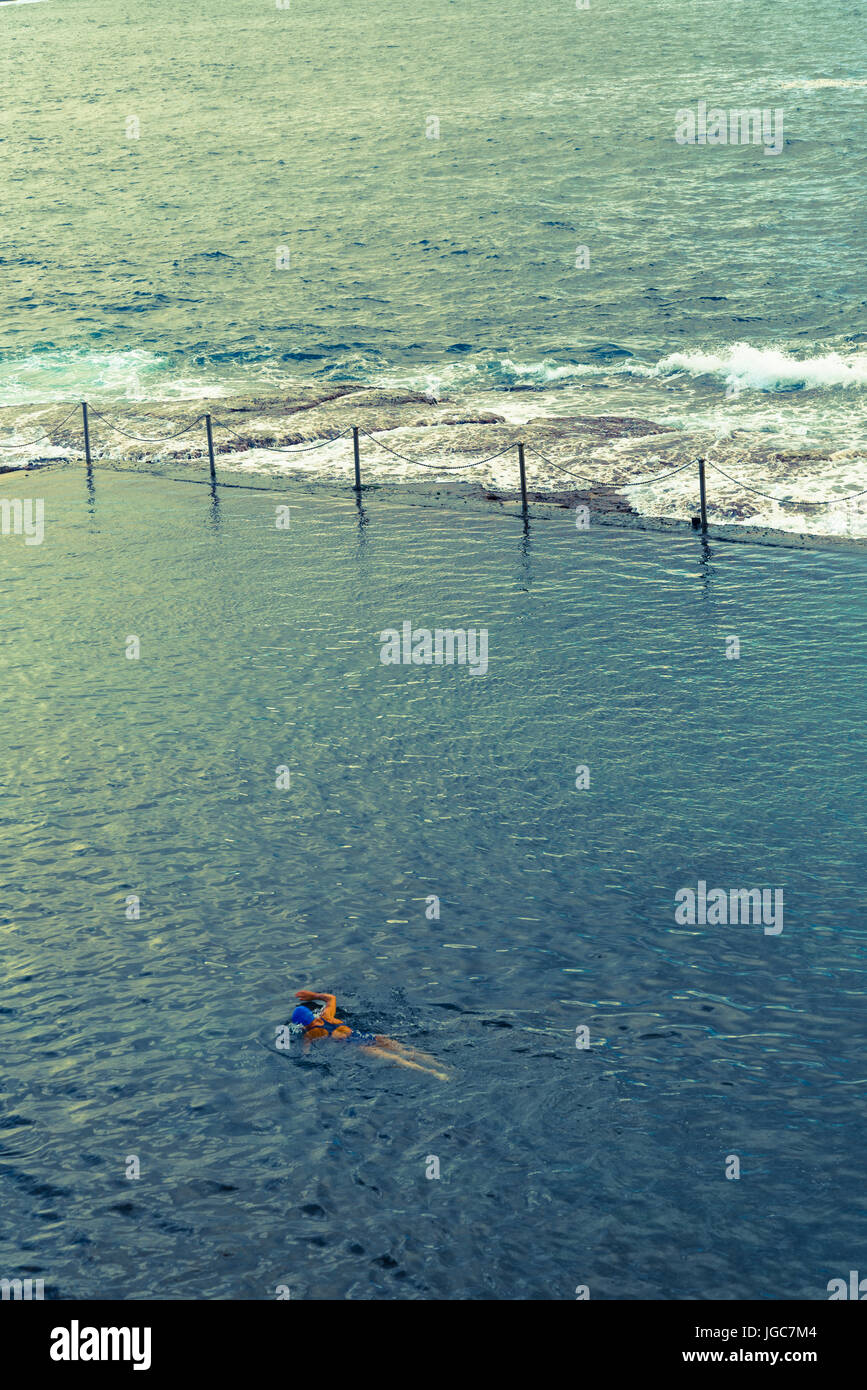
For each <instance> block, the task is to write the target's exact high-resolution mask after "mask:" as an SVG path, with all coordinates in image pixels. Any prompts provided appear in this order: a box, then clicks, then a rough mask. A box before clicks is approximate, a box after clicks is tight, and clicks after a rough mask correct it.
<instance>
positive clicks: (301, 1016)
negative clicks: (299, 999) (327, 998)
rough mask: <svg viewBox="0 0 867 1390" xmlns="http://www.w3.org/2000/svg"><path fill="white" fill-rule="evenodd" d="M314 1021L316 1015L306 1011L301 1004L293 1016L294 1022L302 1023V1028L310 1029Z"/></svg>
mask: <svg viewBox="0 0 867 1390" xmlns="http://www.w3.org/2000/svg"><path fill="white" fill-rule="evenodd" d="M313 1019H314V1015H313V1014H312V1013H311V1012H310V1010H309V1009H305V1007H304V1005H303V1004H299V1005H298V1008H297V1009H296V1010H295V1012H294V1013H293V1015H292V1022H293V1023H300V1024H301V1026H302V1028H309V1027H310V1025H311V1023H312V1022H313Z"/></svg>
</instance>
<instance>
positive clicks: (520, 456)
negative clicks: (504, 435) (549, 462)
mask: <svg viewBox="0 0 867 1390" xmlns="http://www.w3.org/2000/svg"><path fill="white" fill-rule="evenodd" d="M518 467H519V469H520V470H521V511H522V512H523V513H524V516H526V515H527V474H526V471H525V468H524V446H523V444H519V445H518Z"/></svg>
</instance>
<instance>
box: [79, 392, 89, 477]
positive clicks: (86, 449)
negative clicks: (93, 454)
mask: <svg viewBox="0 0 867 1390" xmlns="http://www.w3.org/2000/svg"><path fill="white" fill-rule="evenodd" d="M81 418H82V420H83V421H84V461H85V463H86V464H87V466H88V468H90V423H89V421H88V418H87V401H82V402H81Z"/></svg>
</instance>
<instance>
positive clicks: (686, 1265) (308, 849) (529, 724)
mask: <svg viewBox="0 0 867 1390" xmlns="http://www.w3.org/2000/svg"><path fill="white" fill-rule="evenodd" d="M0 492H2V493H3V495H4V496H5V497H6V498H7V499H10V500H13V499H15V498H28V497H29V498H33V497H41V498H42V499H43V501H44V508H45V538H44V541H43V543H42V544H41V545H31V546H26V545H25V544H24V538H23V537H22V536H20V535H19V536H17V535H15V534H7V535H3V536H2V537H0V580H2V583H0V593H2V601H0V602H2V607H0V615H2V616H0V638H2V641H0V660H2V666H3V671H2V688H3V692H4V700H3V735H4V764H3V765H4V773H5V776H4V795H3V798H2V802H0V816H2V855H3V865H2V878H3V883H4V893H3V904H2V909H0V963H2V992H0V1037H2V1059H3V1066H2V1083H0V1194H2V1208H0V1210H2V1215H0V1274H2V1275H4V1276H6V1277H13V1276H15V1275H19V1276H21V1277H26V1276H27V1275H28V1274H30V1275H32V1276H33V1277H42V1278H44V1280H45V1286H46V1296H47V1297H53V1298H121V1299H142V1298H148V1297H153V1298H196V1299H200V1298H210V1299H214V1298H218V1299H229V1298H241V1299H270V1298H274V1297H275V1296H276V1290H277V1288H278V1286H279V1285H284V1286H286V1287H288V1288H289V1289H290V1290H291V1296H292V1297H293V1298H306V1299H332V1298H338V1299H343V1298H369V1299H372V1298H377V1299H382V1298H388V1299H392V1298H395V1299H418V1298H442V1299H483V1298H497V1299H518V1298H528V1299H571V1298H574V1296H575V1289H576V1287H578V1286H579V1285H586V1286H588V1287H589V1290H590V1296H591V1298H602V1299H638V1298H666V1299H735V1298H767V1299H776V1298H782V1299H794V1298H813V1299H823V1298H826V1297H827V1292H826V1286H827V1282H828V1281H829V1280H830V1279H832V1278H836V1277H841V1276H842V1277H847V1274H848V1271H849V1269H850V1268H856V1267H857V1266H858V1261H859V1259H862V1258H863V1250H864V1242H865V1236H867V1220H865V1197H864V1188H863V1174H862V1155H863V1136H864V1097H865V1087H867V1064H865V1060H864V1051H863V1020H864V992H865V964H867V960H865V944H867V935H865V928H864V921H863V903H864V884H865V861H864V848H863V846H864V828H865V827H864V819H865V816H864V798H863V767H864V737H863V702H864V663H865V645H867V643H865V631H867V628H865V616H867V614H865V607H867V605H865V587H864V577H865V559H864V557H863V555H861V554H858V553H848V554H831V553H822V552H819V551H815V552H804V551H799V552H795V551H786V550H777V549H760V548H757V547H752V546H748V545H724V544H717V543H711V544H710V545H704V546H703V544H702V542H701V540H700V539H699V538H698V537H692V536H685V537H679V536H674V537H672V536H662V535H654V534H642V533H637V532H627V531H618V530H602V529H594V528H593V527H591V529H590V531H589V532H586V533H582V532H578V531H576V529H575V526H574V521H573V517H572V514H571V513H569V512H564V514H563V518H562V521H559V520H554V521H550V520H548V521H540V522H536V521H532V522H531V523H530V526H529V529H528V530H527V531H526V532H525V531H524V529H523V527H522V525H521V522H520V520H518V519H515V518H512V517H509V516H503V515H499V514H491V515H483V514H477V515H476V514H471V513H470V512H458V511H449V510H447V509H443V510H437V509H427V508H419V507H416V506H413V505H410V504H409V503H408V502H407V501H406V500H402V499H400V498H397V499H396V498H394V497H392V498H387V497H384V496H378V495H373V496H371V497H369V498H368V499H366V501H365V504H364V511H363V512H362V513H359V510H358V509H357V507H356V505H355V503H354V501H353V500H352V499H351V498H350V497H347V496H345V495H344V496H335V495H332V493H330V492H328V491H327V490H321V491H317V490H315V489H308V490H305V491H302V490H300V489H299V490H297V491H292V490H291V489H290V490H289V491H288V492H286V491H284V492H281V493H271V492H268V491H261V490H260V491H252V490H249V491H248V490H245V489H243V488H221V489H220V490H219V494H218V497H217V498H216V499H214V498H212V497H211V496H210V495H209V492H208V489H207V488H206V487H204V486H197V485H192V484H183V483H180V482H170V481H167V480H165V479H161V478H154V477H149V476H140V475H132V474H129V475H128V474H120V473H102V472H99V473H97V475H96V477H95V480H94V482H93V485H92V487H91V488H90V490H88V487H87V485H86V481H85V478H84V476H83V474H82V473H81V472H80V471H78V470H74V469H60V470H57V471H54V472H46V473H40V474H26V475H25V474H21V475H17V476H12V475H7V476H6V477H4V479H3V486H2V488H0ZM287 505H288V506H289V507H290V508H291V511H290V517H289V525H288V527H285V526H284V527H282V528H280V527H278V526H277V524H276V522H277V519H278V513H277V510H276V509H277V508H278V507H285V506H287ZM283 519H284V520H285V514H283ZM405 621H409V622H411V623H412V624H413V626H414V627H416V628H421V627H428V628H431V629H433V628H436V627H448V628H458V627H463V628H469V627H474V628H476V629H479V628H485V629H487V632H488V648H489V656H488V661H489V668H488V671H487V673H486V674H485V675H484V676H474V675H472V674H471V672H470V670H469V669H468V668H467V667H460V666H457V665H455V666H444V667H437V666H435V665H430V666H427V665H416V666H414V665H408V666H404V665H396V666H386V665H383V664H382V663H381V662H380V634H381V632H382V631H383V630H384V629H386V628H392V627H395V628H400V627H401V625H402V623H403V622H405ZM732 636H737V637H738V638H739V640H740V655H739V657H738V658H736V659H731V658H727V657H726V649H727V638H730V637H732ZM132 637H136V638H138V641H139V644H140V654H139V655H138V657H130V656H128V655H127V651H132V650H134V647H133V646H131V644H130V638H132ZM579 766H583V767H586V768H587V769H588V770H589V772H588V775H589V786H586V787H583V788H581V789H579V788H578V787H576V769H577V768H578V767H579ZM281 767H283V768H286V769H288V780H289V786H288V787H286V788H284V789H279V788H278V787H277V786H276V780H277V777H278V772H277V769H278V768H281ZM284 780H285V777H284ZM584 780H586V778H585V779H584ZM699 881H703V882H705V883H707V885H708V887H709V888H711V887H722V888H725V889H726V890H737V889H752V888H766V889H782V891H783V894H784V902H785V915H784V928H783V930H782V932H780V933H779V934H777V935H773V934H768V933H766V932H765V931H764V930H763V928H762V926H761V925H756V924H752V923H751V924H748V925H728V926H722V925H718V926H707V925H695V926H681V925H679V924H678V923H677V922H676V921H675V894H676V893H677V892H678V890H679V889H681V888H683V887H689V886H691V887H693V888H695V887H696V886H697V884H698V882H699ZM132 897H135V898H138V899H139V900H140V905H139V907H138V909H137V910H138V914H139V915H138V916H137V917H136V916H135V911H136V909H135V906H134V904H130V901H129V900H130V899H131V898H132ZM432 897H436V898H437V899H438V900H439V917H438V918H437V917H436V916H435V915H432V914H435V908H436V905H435V904H432V903H431V902H430V899H431V898H432ZM302 986H308V987H311V988H314V989H323V990H333V991H334V992H335V993H336V994H337V996H338V1001H339V1004H340V1009H339V1012H340V1013H341V1015H342V1016H343V1017H345V1018H347V1020H348V1021H349V1022H350V1023H351V1024H352V1025H353V1026H356V1027H358V1028H361V1029H365V1030H373V1031H383V1032H388V1033H391V1034H393V1035H394V1036H396V1037H398V1038H400V1039H402V1040H404V1041H407V1042H410V1043H415V1044H416V1045H417V1046H419V1047H421V1048H423V1049H425V1050H426V1051H428V1052H430V1053H432V1054H434V1055H435V1056H436V1057H437V1058H439V1059H440V1060H441V1061H442V1063H443V1065H444V1067H445V1068H446V1070H447V1071H448V1072H449V1073H450V1075H451V1080H450V1081H449V1082H447V1083H443V1082H438V1081H435V1080H434V1079H433V1078H432V1077H430V1076H426V1075H419V1074H416V1073H412V1072H408V1071H404V1070H401V1069H399V1068H397V1067H393V1066H386V1065H382V1064H379V1063H377V1062H376V1061H375V1059H372V1058H370V1057H367V1056H364V1055H363V1054H359V1053H358V1052H357V1051H353V1050H349V1049H341V1048H340V1046H339V1045H338V1044H333V1043H332V1044H319V1045H317V1046H315V1047H314V1048H313V1049H312V1050H311V1051H310V1053H309V1055H307V1056H304V1055H303V1054H302V1052H301V1050H300V1048H299V1047H298V1046H297V1045H295V1044H293V1045H292V1046H290V1049H289V1050H288V1051H281V1050H280V1049H279V1048H278V1047H277V1045H276V1039H277V1030H278V1028H279V1027H280V1025H281V1024H283V1023H285V1021H286V1020H287V1018H288V1016H289V1014H290V1012H291V1007H292V996H293V993H294V991H295V989H297V988H299V987H302ZM582 1027H586V1028H587V1029H588V1030H589V1047H587V1048H586V1049H583V1048H579V1047H576V1036H577V1037H578V1039H579V1041H580V1035H579V1034H576V1030H577V1029H579V1028H582ZM731 1155H735V1156H737V1157H738V1158H739V1162H740V1169H741V1175H740V1178H739V1179H738V1180H729V1179H727V1178H726V1176H725V1173H726V1165H727V1161H730V1160H729V1156H731ZM133 1156H134V1157H136V1158H137V1159H138V1161H139V1165H140V1177H138V1178H128V1177H127V1176H126V1172H127V1170H128V1168H129V1167H130V1159H131V1158H132V1157H133ZM432 1157H436V1158H437V1159H438V1160H439V1170H440V1177H439V1178H429V1177H427V1176H426V1172H427V1171H430V1170H431V1169H432V1167H434V1166H435V1165H432V1164H431V1158H432Z"/></svg>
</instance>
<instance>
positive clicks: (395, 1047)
mask: <svg viewBox="0 0 867 1390" xmlns="http://www.w3.org/2000/svg"><path fill="white" fill-rule="evenodd" d="M376 1042H377V1046H378V1047H383V1048H385V1049H386V1051H387V1052H399V1053H400V1054H401V1055H402V1056H403V1057H412V1058H415V1059H416V1060H418V1061H422V1062H432V1063H433V1065H434V1066H439V1062H438V1061H437V1059H436V1057H431V1055H430V1053H429V1052H422V1051H421V1050H420V1048H417V1047H408V1046H407V1045H406V1043H399V1042H396V1041H395V1039H394V1038H387V1037H385V1036H384V1035H383V1034H382V1033H377V1034H376Z"/></svg>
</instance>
